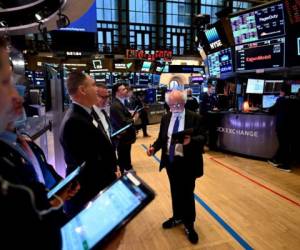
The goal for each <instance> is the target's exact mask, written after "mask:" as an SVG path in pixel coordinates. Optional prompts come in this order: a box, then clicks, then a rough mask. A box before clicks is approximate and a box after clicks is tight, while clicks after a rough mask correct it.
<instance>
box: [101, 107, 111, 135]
mask: <svg viewBox="0 0 300 250" xmlns="http://www.w3.org/2000/svg"><path fill="white" fill-rule="evenodd" d="M101 112H102V113H103V115H104V117H105V120H106V122H107V124H108V131H109V134H111V124H110V120H109V117H108V115H107V113H106V111H105V110H104V109H101Z"/></svg>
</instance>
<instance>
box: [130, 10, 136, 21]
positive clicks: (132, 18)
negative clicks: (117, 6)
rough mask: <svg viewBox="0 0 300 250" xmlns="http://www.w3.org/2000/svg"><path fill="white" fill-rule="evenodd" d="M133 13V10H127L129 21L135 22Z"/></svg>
mask: <svg viewBox="0 0 300 250" xmlns="http://www.w3.org/2000/svg"><path fill="white" fill-rule="evenodd" d="M135 13H136V12H133V11H130V12H129V22H131V23H135Z"/></svg>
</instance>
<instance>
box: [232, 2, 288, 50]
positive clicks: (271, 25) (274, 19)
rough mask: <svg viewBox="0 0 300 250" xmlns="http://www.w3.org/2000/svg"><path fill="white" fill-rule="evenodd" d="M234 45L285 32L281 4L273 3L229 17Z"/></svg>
mask: <svg viewBox="0 0 300 250" xmlns="http://www.w3.org/2000/svg"><path fill="white" fill-rule="evenodd" d="M230 22H231V27H232V32H233V37H234V42H235V44H236V45H238V44H243V43H249V42H254V41H257V40H261V39H268V38H271V37H275V36H282V35H284V34H285V27H284V26H285V22H284V12H283V4H282V3H278V4H273V5H269V6H266V7H264V8H261V9H257V10H253V11H251V12H247V13H244V14H242V15H238V16H234V17H231V18H230Z"/></svg>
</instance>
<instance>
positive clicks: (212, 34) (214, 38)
mask: <svg viewBox="0 0 300 250" xmlns="http://www.w3.org/2000/svg"><path fill="white" fill-rule="evenodd" d="M205 35H206V37H207V40H208V43H209V46H210V48H211V49H215V48H218V47H221V46H222V45H223V44H222V42H221V40H220V37H219V34H218V32H217V29H216V28H212V29H209V30H206V31H205Z"/></svg>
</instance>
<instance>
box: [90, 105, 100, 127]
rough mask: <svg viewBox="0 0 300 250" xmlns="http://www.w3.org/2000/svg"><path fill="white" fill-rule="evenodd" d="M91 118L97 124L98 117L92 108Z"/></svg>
mask: <svg viewBox="0 0 300 250" xmlns="http://www.w3.org/2000/svg"><path fill="white" fill-rule="evenodd" d="M91 116H92V117H93V118H94V119H95V120H96V121H97V122H98V123H99V116H98V115H97V113H96V111H95V110H94V109H93V108H92V112H91Z"/></svg>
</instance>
